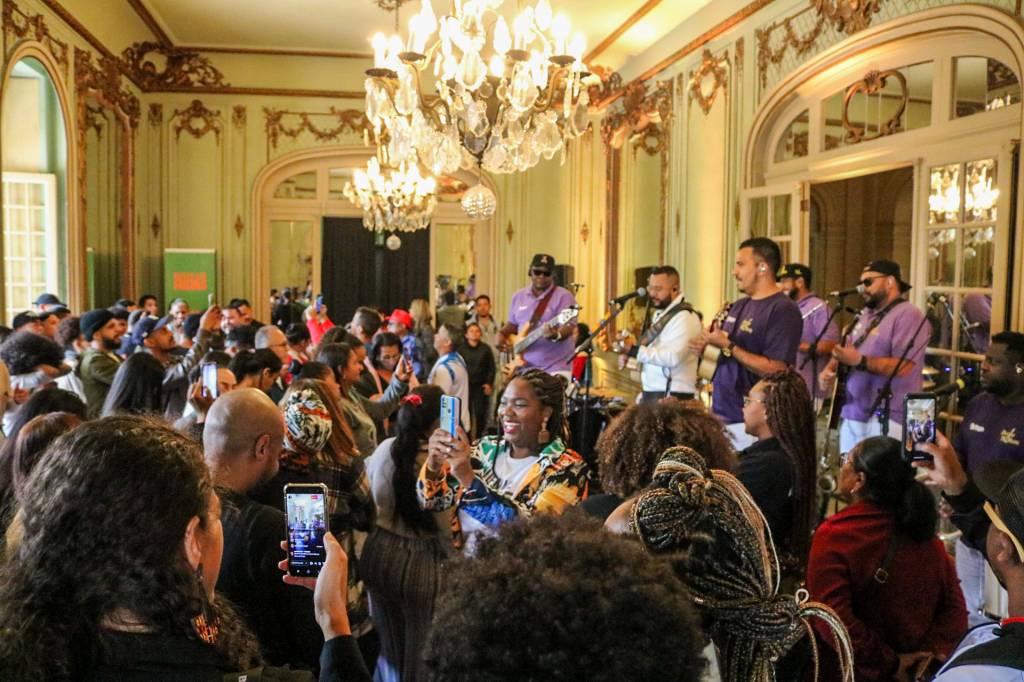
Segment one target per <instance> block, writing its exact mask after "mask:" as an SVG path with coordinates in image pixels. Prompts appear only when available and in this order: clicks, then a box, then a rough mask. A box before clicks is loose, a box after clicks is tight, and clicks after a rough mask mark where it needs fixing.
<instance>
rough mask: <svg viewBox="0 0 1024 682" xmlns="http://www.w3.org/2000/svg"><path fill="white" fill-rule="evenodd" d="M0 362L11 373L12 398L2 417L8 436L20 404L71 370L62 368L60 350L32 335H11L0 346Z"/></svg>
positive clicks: (62, 354) (40, 336) (51, 343)
mask: <svg viewBox="0 0 1024 682" xmlns="http://www.w3.org/2000/svg"><path fill="white" fill-rule="evenodd" d="M0 360H2V361H3V363H4V364H5V365H6V366H7V371H8V372H9V373H10V390H11V395H13V396H14V401H12V402H11V404H9V405H8V406H7V409H6V411H5V412H4V414H3V428H4V433H6V434H7V435H8V436H10V435H11V426H12V424H14V421H15V420H16V419H17V418H18V412H19V411H20V410H21V403H24V402H25V400H27V399H28V397H29V396H30V395H31V394H32V393H33V392H35V391H37V390H39V389H41V388H44V387H46V386H48V385H50V384H52V383H53V382H54V381H55V380H56V378H57V377H59V376H62V375H64V374H67V373H68V372H70V371H71V368H70V367H68V366H67V365H65V364H64V351H63V350H62V349H61V347H60V346H58V345H57V344H56V343H54V342H53V341H52V340H50V339H48V338H46V337H45V336H43V335H41V334H36V333H34V332H14V333H13V334H11V335H10V336H9V337H7V339H6V340H5V341H4V342H3V344H2V345H0Z"/></svg>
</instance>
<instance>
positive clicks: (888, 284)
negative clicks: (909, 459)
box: [819, 260, 931, 453]
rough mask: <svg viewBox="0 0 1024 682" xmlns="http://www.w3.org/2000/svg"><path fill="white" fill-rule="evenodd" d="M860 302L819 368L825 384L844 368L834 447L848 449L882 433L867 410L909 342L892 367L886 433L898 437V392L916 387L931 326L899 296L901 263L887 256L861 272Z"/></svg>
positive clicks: (900, 433) (900, 416)
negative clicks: (843, 339) (850, 328)
mask: <svg viewBox="0 0 1024 682" xmlns="http://www.w3.org/2000/svg"><path fill="white" fill-rule="evenodd" d="M860 284H861V285H862V287H863V289H862V291H863V293H862V294H861V295H862V296H863V298H864V307H863V308H862V309H861V311H860V314H859V315H858V316H857V319H856V321H855V324H854V327H853V331H852V332H851V334H850V335H849V337H848V339H847V342H846V343H845V344H843V345H842V346H836V347H835V348H833V349H832V360H831V361H830V362H829V364H828V365H826V367H825V369H824V370H822V371H821V374H820V375H819V378H820V380H821V383H822V386H823V387H824V386H830V385H831V383H832V381H834V380H835V377H836V372H837V370H838V368H839V366H840V365H843V366H845V367H846V368H848V371H849V379H848V380H847V381H846V390H845V391H844V395H837V396H836V399H837V400H843V403H844V404H843V406H842V412H841V413H840V414H841V416H842V422H841V423H840V428H839V452H840V453H843V452H849V451H850V450H851V449H852V448H853V446H854V445H856V444H857V443H859V442H860V441H862V440H864V439H865V438H867V437H868V436H877V435H879V434H880V433H881V424H880V423H879V421H878V416H877V415H876V414H869V412H870V410H871V406H872V405H874V404H875V400H876V398H877V397H878V391H879V389H881V388H882V387H883V386H884V385H885V382H886V379H887V378H888V376H889V375H890V374H891V373H892V371H893V369H896V365H897V363H899V361H900V356H901V355H902V354H903V352H904V350H905V349H906V348H907V347H908V346H909V347H910V351H909V352H908V353H907V356H906V360H904V362H903V364H902V365H901V366H900V367H899V368H898V369H897V371H896V376H895V378H894V379H893V382H892V399H891V400H890V402H889V407H890V412H889V436H891V437H893V438H896V439H897V440H899V439H900V438H902V436H903V397H904V396H905V395H906V394H907V393H913V392H915V391H920V390H921V367H922V365H923V363H924V351H925V346H927V345H928V339H929V338H931V326H930V325H929V324H928V323H927V322H926V321H925V322H923V323H922V321H923V319H924V313H922V312H921V311H920V310H918V308H917V306H915V305H914V304H913V303H910V302H909V301H907V300H905V299H904V298H903V294H905V293H906V292H907V291H909V290H910V285H909V284H907V283H906V282H904V281H903V279H902V278H901V276H900V266H899V264H898V263H894V262H893V261H889V260H876V261H872V262H871V263H868V265H867V267H865V268H864V272H863V273H862V274H861V281H860Z"/></svg>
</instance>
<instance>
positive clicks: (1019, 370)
mask: <svg viewBox="0 0 1024 682" xmlns="http://www.w3.org/2000/svg"><path fill="white" fill-rule="evenodd" d="M1015 367H1016V368H1017V374H1024V367H1022V366H1021V364H1020V363H1019V362H1018V363H1017V364H1016V365H1015Z"/></svg>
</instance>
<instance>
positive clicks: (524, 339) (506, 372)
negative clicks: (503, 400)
mask: <svg viewBox="0 0 1024 682" xmlns="http://www.w3.org/2000/svg"><path fill="white" fill-rule="evenodd" d="M579 314H580V306H578V305H571V306H569V307H568V308H566V309H565V310H563V311H562V312H560V313H558V314H557V315H555V316H554V317H553V318H551V319H550V320H548V321H547V322H545V323H543V324H541V325H539V326H538V327H537V328H536V329H531V328H530V323H529V322H524V323H523V324H522V326H520V327H519V331H518V333H517V334H516V336H517V337H519V340H518V341H516V342H515V343H514V344H512V350H511V355H512V358H511V360H509V361H508V362H507V363H506V364H505V365H504V366H503V367H502V370H501V373H502V375H503V376H504V377H505V379H506V380H508V379H509V378H510V377H511V376H512V374H513V373H515V371H516V370H517V369H519V368H520V367H523V366H524V365H525V364H526V361H524V360H523V353H524V352H526V349H527V348H529V347H530V346H532V345H533V344H535V343H537V341H539V340H540V339H542V338H544V337H545V336H547V335H548V334H550V333H551V330H552V329H555V328H557V327H561V326H563V325H566V324H569V323H570V322H572V321H573V320H575V319H576V318H577V317H579ZM566 369H568V365H566Z"/></svg>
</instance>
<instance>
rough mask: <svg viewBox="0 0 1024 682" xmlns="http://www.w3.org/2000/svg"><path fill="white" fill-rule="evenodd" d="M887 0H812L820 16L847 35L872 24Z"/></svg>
mask: <svg viewBox="0 0 1024 682" xmlns="http://www.w3.org/2000/svg"><path fill="white" fill-rule="evenodd" d="M884 1H885V0H812V2H813V4H814V11H816V12H817V13H818V16H819V17H821V18H823V19H825V20H826V21H828V22H829V23H830V24H832V25H833V26H835V28H836V30H837V31H839V32H840V33H845V34H846V35H853V34H854V33H856V32H857V31H862V30H864V29H865V28H867V27H868V26H870V25H871V18H872V16H873V15H875V14H878V12H879V11H880V10H881V9H882V3H883V2H884Z"/></svg>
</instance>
